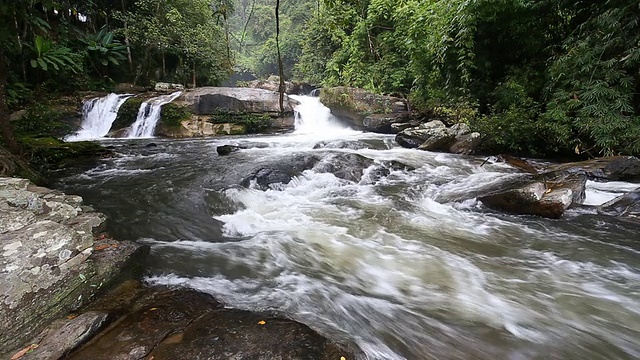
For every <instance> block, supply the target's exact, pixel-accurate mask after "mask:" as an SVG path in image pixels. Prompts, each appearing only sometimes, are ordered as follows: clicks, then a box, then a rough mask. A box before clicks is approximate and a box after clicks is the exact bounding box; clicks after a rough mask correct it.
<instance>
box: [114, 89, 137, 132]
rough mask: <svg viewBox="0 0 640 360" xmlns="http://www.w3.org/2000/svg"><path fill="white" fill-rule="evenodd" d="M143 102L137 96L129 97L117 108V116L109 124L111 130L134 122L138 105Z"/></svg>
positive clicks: (122, 127) (125, 126)
mask: <svg viewBox="0 0 640 360" xmlns="http://www.w3.org/2000/svg"><path fill="white" fill-rule="evenodd" d="M143 102H144V100H143V99H141V98H138V97H132V98H129V99H128V100H127V101H125V103H124V104H122V106H120V109H119V110H118V116H117V117H116V119H115V120H114V121H113V124H112V125H111V130H118V129H124V128H127V127H129V126H131V125H132V124H133V123H134V122H136V118H137V117H138V111H139V110H140V105H142V103H143Z"/></svg>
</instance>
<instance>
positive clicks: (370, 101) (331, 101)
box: [320, 86, 409, 133]
mask: <svg viewBox="0 0 640 360" xmlns="http://www.w3.org/2000/svg"><path fill="white" fill-rule="evenodd" d="M320 101H321V102H322V103H323V104H324V105H325V106H326V107H328V108H329V109H331V113H332V114H333V115H335V116H336V117H338V118H339V119H341V120H343V121H345V122H346V123H347V124H348V125H349V126H351V127H352V128H354V129H358V130H365V131H371V132H379V133H395V132H393V128H392V127H391V125H392V124H394V123H403V122H406V121H408V119H409V113H408V111H407V104H406V102H405V101H404V100H403V99H401V98H397V97H393V96H387V95H378V94H374V93H371V92H369V91H366V90H364V89H358V88H351V87H344V86H338V87H332V88H324V89H322V91H321V92H320Z"/></svg>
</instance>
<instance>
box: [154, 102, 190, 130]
mask: <svg viewBox="0 0 640 360" xmlns="http://www.w3.org/2000/svg"><path fill="white" fill-rule="evenodd" d="M190 117H191V113H190V112H189V109H187V108H186V107H184V106H179V105H176V104H173V103H169V104H166V105H164V106H162V113H161V114H160V122H161V123H162V124H163V125H166V126H169V127H178V126H180V123H181V122H182V121H184V120H188V119H189V118H190Z"/></svg>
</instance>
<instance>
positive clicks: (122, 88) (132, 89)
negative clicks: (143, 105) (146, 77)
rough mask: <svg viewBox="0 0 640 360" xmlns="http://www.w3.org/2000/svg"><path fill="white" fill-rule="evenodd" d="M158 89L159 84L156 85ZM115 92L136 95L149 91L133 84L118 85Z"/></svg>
mask: <svg viewBox="0 0 640 360" xmlns="http://www.w3.org/2000/svg"><path fill="white" fill-rule="evenodd" d="M156 87H157V84H156ZM183 89H184V87H183ZM113 90H114V91H115V92H118V93H134V94H137V93H141V92H143V91H146V90H147V89H145V87H144V86H139V85H134V84H131V83H119V84H116V86H115V87H114V88H113Z"/></svg>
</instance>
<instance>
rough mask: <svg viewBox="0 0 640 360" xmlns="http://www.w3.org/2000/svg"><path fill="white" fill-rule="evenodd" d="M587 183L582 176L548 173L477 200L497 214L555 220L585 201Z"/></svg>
mask: <svg viewBox="0 0 640 360" xmlns="http://www.w3.org/2000/svg"><path fill="white" fill-rule="evenodd" d="M586 181H587V176H586V175H585V174H584V173H547V174H542V175H540V176H538V177H536V178H535V180H534V181H532V182H530V183H528V184H526V185H521V186H516V187H513V188H508V189H503V190H498V191H496V192H494V193H492V194H489V195H485V196H482V197H480V198H479V200H480V201H481V202H482V203H483V204H484V205H485V206H487V207H489V208H492V209H496V210H501V211H507V212H510V213H515V214H527V215H538V216H542V217H547V218H554V219H557V218H560V217H562V215H563V214H564V212H565V210H566V209H567V208H569V206H571V205H572V204H580V203H582V202H583V201H584V198H585V184H586Z"/></svg>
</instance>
